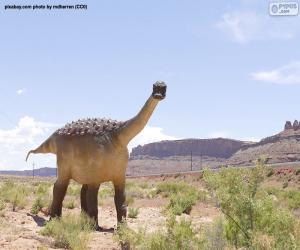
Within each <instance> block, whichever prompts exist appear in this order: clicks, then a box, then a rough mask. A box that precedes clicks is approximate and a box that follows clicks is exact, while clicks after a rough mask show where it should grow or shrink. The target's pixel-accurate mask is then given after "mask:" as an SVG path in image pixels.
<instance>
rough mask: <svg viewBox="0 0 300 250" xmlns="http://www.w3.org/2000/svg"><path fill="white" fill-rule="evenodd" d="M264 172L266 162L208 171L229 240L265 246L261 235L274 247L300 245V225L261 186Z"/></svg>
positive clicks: (210, 185) (239, 244)
mask: <svg viewBox="0 0 300 250" xmlns="http://www.w3.org/2000/svg"><path fill="white" fill-rule="evenodd" d="M264 173H265V167H264V165H263V164H262V163H258V164H257V166H256V167H255V168H252V169H234V168H228V169H221V170H220V171H219V172H216V173H213V172H211V171H208V170H206V171H205V172H204V180H205V182H206V184H207V187H208V188H209V189H210V190H211V191H212V192H214V194H215V196H216V198H217V200H218V203H219V205H220V209H221V211H222V212H223V214H224V215H225V223H224V230H225V235H226V239H227V240H228V242H229V243H230V244H231V245H233V246H235V248H240V247H246V248H250V249H263V248H262V246H258V244H260V243H262V242H263V240H258V238H257V236H258V235H261V236H264V237H265V238H266V239H268V240H269V241H270V242H269V243H270V245H271V247H272V249H296V248H299V247H300V245H299V244H300V242H299V240H298V241H297V239H299V232H300V228H299V224H298V223H297V222H296V220H295V218H294V217H293V216H292V214H291V213H290V212H289V211H286V210H283V209H280V208H278V207H276V206H275V204H274V203H273V200H272V198H271V197H270V196H269V195H268V194H267V193H266V192H264V191H263V190H262V189H261V187H260V185H261V183H262V181H263V176H264V175H265V174H264Z"/></svg>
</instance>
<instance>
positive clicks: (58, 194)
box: [50, 180, 69, 218]
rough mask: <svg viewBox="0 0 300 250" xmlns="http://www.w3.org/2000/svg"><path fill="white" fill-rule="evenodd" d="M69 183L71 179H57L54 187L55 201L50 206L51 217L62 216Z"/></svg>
mask: <svg viewBox="0 0 300 250" xmlns="http://www.w3.org/2000/svg"><path fill="white" fill-rule="evenodd" d="M68 185H69V180H67V181H60V180H57V181H56V182H55V183H54V187H53V201H52V205H51V208H50V217H51V218H54V217H60V216H61V210H62V202H63V200H64V197H65V195H66V191H67V188H68Z"/></svg>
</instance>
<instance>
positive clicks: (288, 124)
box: [284, 120, 300, 130]
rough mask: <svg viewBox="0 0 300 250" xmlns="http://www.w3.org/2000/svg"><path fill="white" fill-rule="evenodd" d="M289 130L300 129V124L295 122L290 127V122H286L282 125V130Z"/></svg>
mask: <svg viewBox="0 0 300 250" xmlns="http://www.w3.org/2000/svg"><path fill="white" fill-rule="evenodd" d="M289 129H294V130H298V129H300V122H298V120H295V121H294V122H293V125H292V123H291V122H290V121H286V122H285V125H284V130H289Z"/></svg>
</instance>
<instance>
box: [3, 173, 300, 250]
mask: <svg viewBox="0 0 300 250" xmlns="http://www.w3.org/2000/svg"><path fill="white" fill-rule="evenodd" d="M224 171H231V170H227V169H224ZM233 171H240V170H233ZM249 171H250V170H249ZM210 174H211V176H213V175H216V174H218V173H210ZM242 175H245V176H246V174H245V173H243V174H242ZM228 176H230V173H229V175H228ZM228 176H227V177H228ZM245 176H244V177H245ZM223 177H224V178H223V179H225V178H227V177H226V173H225V172H224V173H223ZM244 177H243V178H244ZM228 178H229V177H228ZM207 180H208V181H207ZM207 180H206V179H205V178H204V176H203V173H200V172H197V173H193V174H174V175H167V176H166V175H161V176H151V177H139V178H128V179H127V186H126V190H127V191H126V192H127V201H126V202H127V204H128V214H127V221H126V226H123V225H122V226H121V227H120V228H119V229H118V230H117V220H116V211H115V207H114V202H113V195H114V191H113V188H112V185H111V184H110V183H104V184H102V185H101V188H100V190H99V196H98V198H99V199H98V204H99V207H98V208H99V225H100V226H102V227H104V230H103V231H102V232H94V231H93V230H91V228H89V227H88V226H86V224H88V222H86V221H87V219H86V218H85V219H84V220H83V222H82V221H80V219H79V218H81V217H80V214H81V213H80V188H81V186H79V185H78V184H76V183H75V182H71V183H70V185H69V188H68V191H67V195H66V197H65V200H64V203H63V215H62V219H61V220H53V221H51V222H49V223H48V220H49V216H48V212H49V204H50V202H51V199H52V186H53V183H54V181H55V178H47V177H35V178H32V177H15V176H5V175H2V176H1V177H0V248H1V249H122V248H123V249H129V247H130V249H170V246H174V249H236V248H238V249H247V247H249V249H250V246H249V243H244V241H243V239H242V237H243V236H242V234H241V235H240V236H239V237H240V238H239V239H238V241H239V242H236V243H235V244H236V246H235V245H234V244H233V243H232V241H231V240H230V237H231V236H230V235H229V233H228V228H227V227H228V225H230V221H229V222H228V223H229V224H228V225H227V224H226V211H225V212H224V210H226V207H225V206H224V204H225V203H224V204H223V200H222V199H223V198H222V197H221V196H220V197H219V196H218V195H220V190H222V189H220V190H212V189H211V187H209V184H207V182H209V178H208V179H207ZM249 181H251V178H250V179H249ZM246 182H247V181H246ZM222 183H223V185H226V183H225V182H222ZM228 185H230V183H229V184H228ZM299 188H300V170H299V169H298V168H292V167H291V168H288V167H285V168H280V167H279V168H274V169H270V168H268V169H264V180H263V181H262V182H261V185H260V186H259V190H261V191H263V192H264V194H266V195H267V198H271V200H272V202H273V203H274V204H275V205H274V209H275V208H276V209H279V210H280V211H281V210H282V211H285V212H286V213H289V214H288V215H287V218H292V220H293V223H295V226H294V227H293V228H291V229H289V230H291V232H288V233H287V235H291V234H293V237H294V238H296V239H294V240H293V239H292V241H293V242H292V243H291V245H289V246H287V247H288V248H287V249H299V248H298V247H299V245H297V244H298V243H299V240H298V239H297V237H298V236H300V230H299V221H300V195H299ZM224 190H226V187H225V186H224ZM214 191H215V192H214ZM257 197H258V198H257V199H258V201H259V202H260V200H259V199H260V194H259V195H258V196H257ZM178 201H183V202H181V203H180V202H179V203H177V202H178ZM184 201H185V202H184ZM255 202H256V200H255ZM259 202H258V203H257V204H259ZM236 203H238V201H237V202H236ZM273 203H272V204H273ZM223 206H224V207H223ZM231 209H232V211H234V208H231ZM279 210H278V211H279ZM272 211H273V210H272ZM274 211H275V210H274ZM276 211H277V210H276ZM276 211H275V212H274V213H275V214H276V213H277V212H276ZM231 216H236V217H235V218H236V220H238V219H239V218H240V221H239V223H240V224H241V225H242V219H241V217H239V216H240V215H235V214H232V215H231ZM267 216H268V215H267ZM289 216H290V217H289ZM220 220H222V221H223V222H222V223H223V224H222V223H221V222H220ZM227 220H228V218H227ZM184 223H185V224H184ZM220 223H221V224H222V225H221V224H220ZM282 223H284V222H282ZM282 223H281V224H282ZM281 224H280V225H281ZM124 225H125V224H124ZM282 225H283V224H282ZM221 227H222V230H221V231H222V232H220V230H219V229H220V228H221ZM245 227H246V226H245ZM257 227H258V226H257ZM283 227H284V225H283ZM124 228H126V229H124ZM226 228H227V229H226ZM270 228H271V227H270ZM226 230H227V231H226ZM249 230H250V229H249ZM249 230H248V231H247V232H250V231H249ZM259 230H263V229H259ZM259 230H258V229H257V231H254V230H253V232H254V233H258V234H259V235H260V236H261V237H262V239H259V237H260V236H257V237H256V236H255V237H256V238H255V237H253V238H251V244H256V245H255V246H257V247H256V248H255V249H280V247H282V243H281V242H280V241H286V239H279V240H278V239H277V238H276V237H275V236H274V235H273V232H271V231H268V232H262V231H259ZM251 232H252V231H251ZM236 235H239V233H238V232H236ZM249 235H250V233H249ZM164 237H165V238H164ZM141 238H142V239H141ZM166 239H168V240H166ZM257 239H259V240H257ZM166 241H168V244H169V245H165V243H164V242H166ZM171 241H172V242H171ZM257 242H258V243H257ZM261 242H268V243H261ZM172 244H174V245H172ZM245 244H246V245H245ZM247 244H248V245H247ZM292 245H293V247H290V246H292ZM157 246H160V247H157ZM245 246H246V248H245ZM172 248H173V247H172Z"/></svg>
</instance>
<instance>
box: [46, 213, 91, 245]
mask: <svg viewBox="0 0 300 250" xmlns="http://www.w3.org/2000/svg"><path fill="white" fill-rule="evenodd" d="M92 228H93V223H92V222H91V220H90V219H89V218H88V217H87V216H86V215H80V216H76V215H70V214H68V215H65V216H63V217H62V218H61V219H56V218H55V219H53V220H51V221H49V222H47V224H46V226H45V227H44V228H43V229H42V231H41V234H42V235H45V236H51V237H53V238H54V240H55V246H56V247H60V248H67V249H73V250H84V249H87V244H88V241H89V236H90V233H91V232H92Z"/></svg>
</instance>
